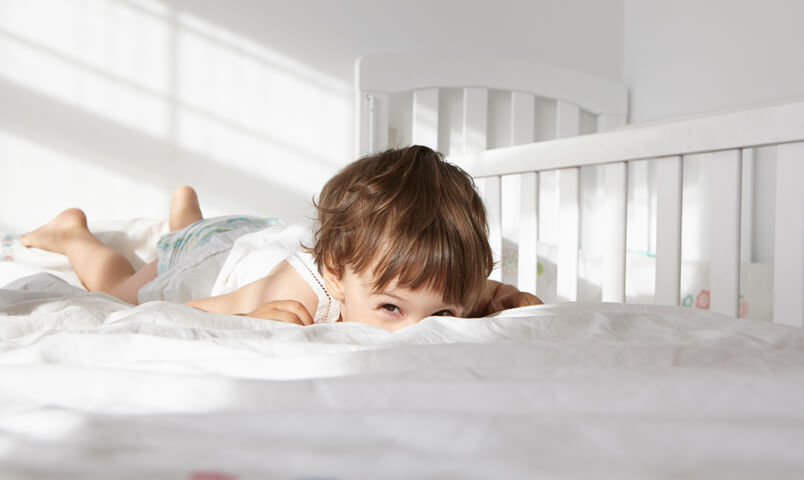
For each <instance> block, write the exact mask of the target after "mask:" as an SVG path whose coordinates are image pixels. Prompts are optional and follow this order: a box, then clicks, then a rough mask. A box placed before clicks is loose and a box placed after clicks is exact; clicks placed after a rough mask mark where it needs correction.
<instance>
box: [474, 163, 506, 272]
mask: <svg viewBox="0 0 804 480" xmlns="http://www.w3.org/2000/svg"><path fill="white" fill-rule="evenodd" d="M500 183H501V179H500V177H498V176H494V177H487V178H483V179H480V181H479V182H478V187H480V194H481V196H482V198H483V203H484V204H485V205H486V215H487V217H488V222H489V244H490V245H491V253H492V255H493V257H494V262H495V266H494V270H493V271H492V272H491V275H490V276H489V278H490V279H492V280H497V281H501V280H502V268H501V267H502V265H501V257H502V208H501V203H502V201H501V198H502V195H501V193H500V192H501V188H500Z"/></svg>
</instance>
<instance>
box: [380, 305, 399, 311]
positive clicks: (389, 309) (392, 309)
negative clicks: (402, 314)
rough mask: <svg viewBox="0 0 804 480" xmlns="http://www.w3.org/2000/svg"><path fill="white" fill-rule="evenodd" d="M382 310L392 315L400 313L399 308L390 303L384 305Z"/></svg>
mask: <svg viewBox="0 0 804 480" xmlns="http://www.w3.org/2000/svg"><path fill="white" fill-rule="evenodd" d="M382 308H383V309H385V310H388V311H389V312H391V313H399V307H397V306H396V305H392V304H390V303H386V304H384V305H383V306H382Z"/></svg>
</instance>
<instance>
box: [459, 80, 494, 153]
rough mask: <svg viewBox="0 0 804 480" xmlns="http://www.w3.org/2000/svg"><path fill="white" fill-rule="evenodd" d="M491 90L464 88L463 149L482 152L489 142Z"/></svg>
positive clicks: (465, 151) (466, 151)
mask: <svg viewBox="0 0 804 480" xmlns="http://www.w3.org/2000/svg"><path fill="white" fill-rule="evenodd" d="M488 101H489V92H488V89H485V88H464V89H463V151H464V153H475V152H482V151H484V150H485V149H486V144H487V124H488Z"/></svg>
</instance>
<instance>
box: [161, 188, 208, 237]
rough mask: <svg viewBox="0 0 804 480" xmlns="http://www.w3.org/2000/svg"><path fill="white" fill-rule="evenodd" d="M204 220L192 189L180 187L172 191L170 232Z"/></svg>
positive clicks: (196, 196)
mask: <svg viewBox="0 0 804 480" xmlns="http://www.w3.org/2000/svg"><path fill="white" fill-rule="evenodd" d="M202 218H204V216H203V215H202V214H201V207H200V206H199V205H198V195H197V194H196V193H195V190H193V188H192V187H188V186H186V185H185V186H182V187H179V188H177V189H176V190H173V196H172V197H171V198H170V217H169V220H168V225H169V226H170V231H171V232H173V231H176V230H179V229H182V228H184V227H186V226H187V225H190V224H192V223H195V222H197V221H199V220H201V219H202Z"/></svg>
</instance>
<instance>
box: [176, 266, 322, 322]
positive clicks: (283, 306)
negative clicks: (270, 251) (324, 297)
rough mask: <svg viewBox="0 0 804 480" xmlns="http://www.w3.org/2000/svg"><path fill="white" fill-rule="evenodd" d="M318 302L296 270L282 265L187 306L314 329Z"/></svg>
mask: <svg viewBox="0 0 804 480" xmlns="http://www.w3.org/2000/svg"><path fill="white" fill-rule="evenodd" d="M317 302H318V300H317V298H316V297H315V293H314V292H313V291H312V290H310V288H309V287H307V286H306V284H305V283H304V280H302V279H301V278H300V277H299V276H298V274H297V273H296V272H295V270H294V269H293V267H291V266H290V265H288V264H287V263H286V262H282V263H281V264H280V265H278V266H277V268H275V269H274V270H272V271H271V272H270V273H269V274H268V275H267V276H265V277H263V278H260V279H258V280H255V281H253V282H251V283H249V284H247V285H244V286H242V287H240V288H238V289H237V290H235V291H233V292H231V293H227V294H225V295H219V296H217V297H209V298H200V299H197V300H191V301H189V302H186V303H185V305H189V306H191V307H194V308H197V309H199V310H204V311H206V312H211V313H224V314H229V315H245V316H248V317H254V318H261V319H265V320H276V321H280V322H288V323H297V324H299V325H310V324H312V323H313V318H312V316H311V315H310V311H315V306H316V303H317Z"/></svg>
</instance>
